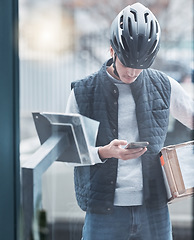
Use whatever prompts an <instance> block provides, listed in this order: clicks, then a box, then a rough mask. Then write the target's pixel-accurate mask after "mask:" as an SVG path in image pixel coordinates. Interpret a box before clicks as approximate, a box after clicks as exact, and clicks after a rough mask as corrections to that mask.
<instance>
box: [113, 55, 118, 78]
mask: <svg viewBox="0 0 194 240" xmlns="http://www.w3.org/2000/svg"><path fill="white" fill-rule="evenodd" d="M116 57H117V55H116V53H114V58H113V68H114V71H113V72H114V74H115V75H116V76H117V77H118V78H119V74H118V72H117V69H116V64H115V62H116Z"/></svg>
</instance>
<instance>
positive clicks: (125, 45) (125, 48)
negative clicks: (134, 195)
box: [121, 35, 129, 52]
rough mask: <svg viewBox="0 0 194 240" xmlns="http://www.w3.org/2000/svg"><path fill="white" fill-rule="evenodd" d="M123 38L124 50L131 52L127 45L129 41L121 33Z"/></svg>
mask: <svg viewBox="0 0 194 240" xmlns="http://www.w3.org/2000/svg"><path fill="white" fill-rule="evenodd" d="M121 39H122V42H123V46H124V50H125V51H127V52H129V48H128V46H127V42H126V40H125V37H123V36H122V35H121Z"/></svg>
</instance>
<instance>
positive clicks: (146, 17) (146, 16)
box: [144, 13, 149, 23]
mask: <svg viewBox="0 0 194 240" xmlns="http://www.w3.org/2000/svg"><path fill="white" fill-rule="evenodd" d="M148 15H149V13H145V14H144V17H145V23H148Z"/></svg>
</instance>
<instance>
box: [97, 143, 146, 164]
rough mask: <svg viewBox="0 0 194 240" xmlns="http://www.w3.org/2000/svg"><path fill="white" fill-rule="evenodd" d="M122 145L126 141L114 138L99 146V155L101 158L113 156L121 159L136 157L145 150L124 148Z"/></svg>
mask: <svg viewBox="0 0 194 240" xmlns="http://www.w3.org/2000/svg"><path fill="white" fill-rule="evenodd" d="M124 145H127V141H125V140H118V139H114V140H113V141H111V142H110V143H109V144H108V145H105V146H103V147H99V149H98V154H99V157H100V158H101V159H106V158H112V157H113V158H118V159H122V160H129V159H135V158H138V157H140V156H141V155H143V154H144V153H145V152H146V151H147V148H136V149H125V148H123V147H122V146H124Z"/></svg>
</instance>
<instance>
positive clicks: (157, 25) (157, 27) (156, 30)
mask: <svg viewBox="0 0 194 240" xmlns="http://www.w3.org/2000/svg"><path fill="white" fill-rule="evenodd" d="M156 33H158V23H157V22H156Z"/></svg>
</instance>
